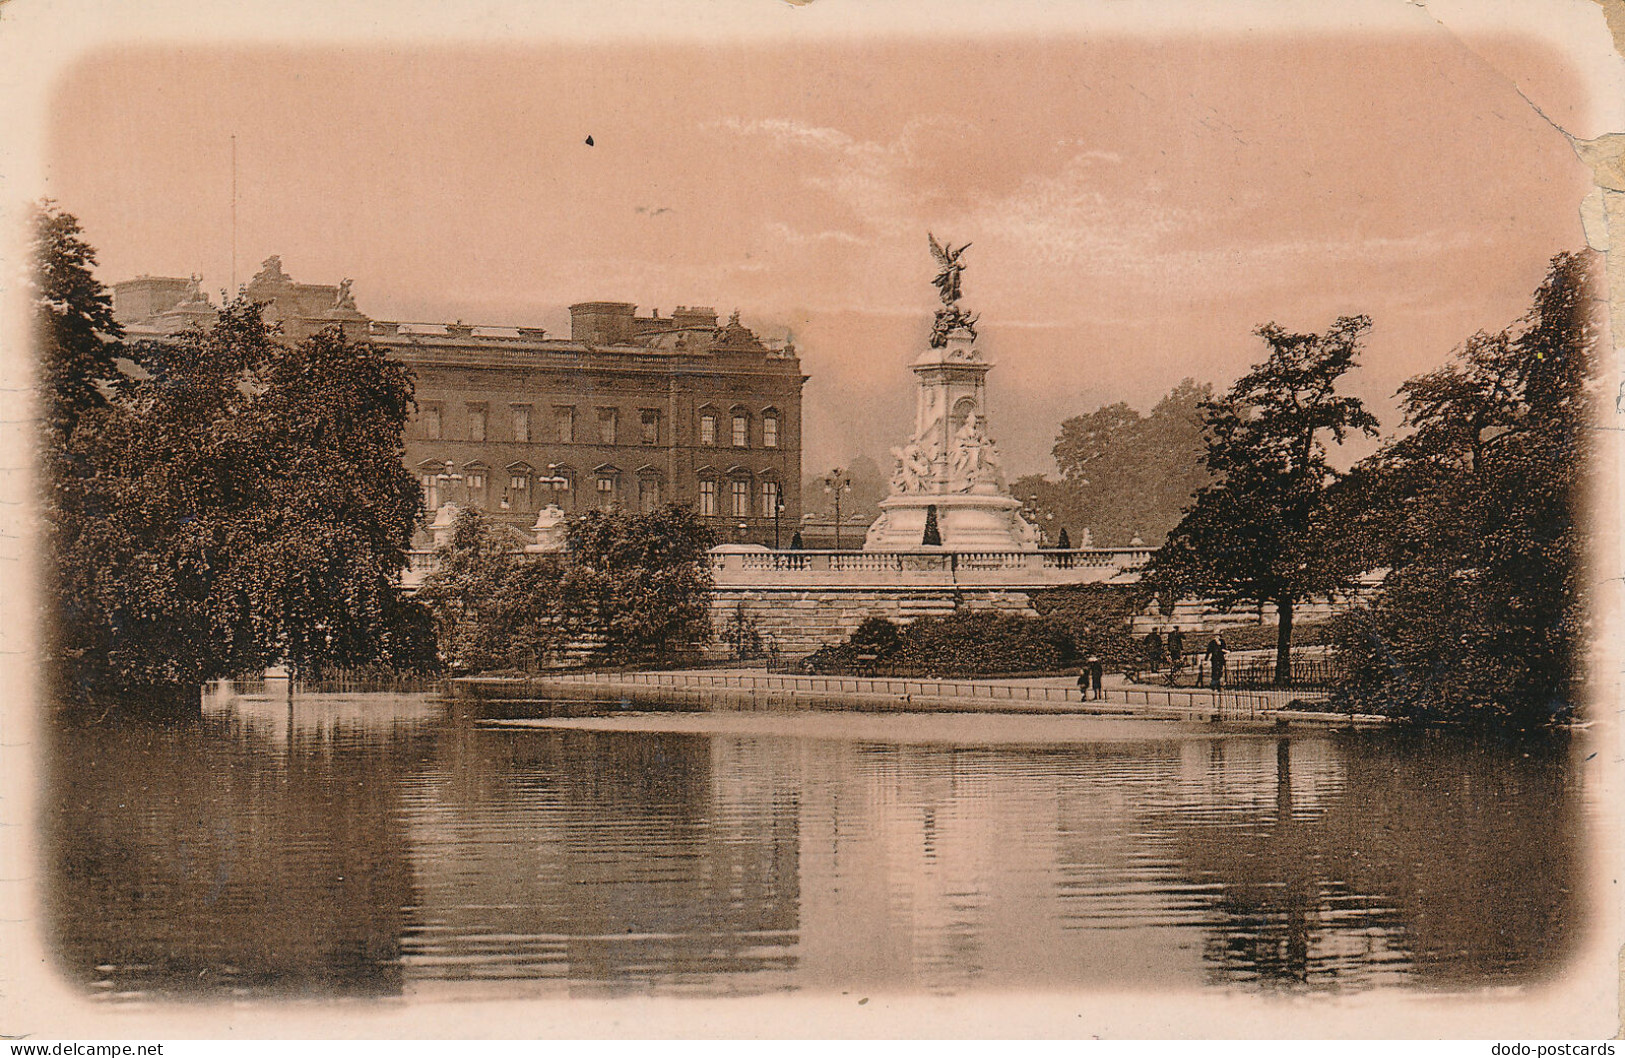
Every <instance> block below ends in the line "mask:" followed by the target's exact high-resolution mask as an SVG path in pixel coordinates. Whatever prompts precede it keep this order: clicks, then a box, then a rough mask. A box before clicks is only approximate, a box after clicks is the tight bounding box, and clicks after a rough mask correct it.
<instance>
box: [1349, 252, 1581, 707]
mask: <svg viewBox="0 0 1625 1058" xmlns="http://www.w3.org/2000/svg"><path fill="white" fill-rule="evenodd" d="M1594 271H1595V260H1594V258H1593V257H1592V256H1591V255H1589V254H1584V255H1581V254H1560V255H1558V256H1557V257H1555V258H1553V260H1552V262H1551V266H1550V269H1549V271H1548V273H1547V275H1546V277H1545V280H1544V281H1543V282H1542V283H1541V285H1540V288H1539V289H1538V290H1536V292H1535V295H1534V303H1533V305H1532V306H1531V308H1530V309H1529V311H1528V313H1527V314H1525V316H1524V317H1523V318H1522V319H1520V320H1519V321H1517V323H1515V324H1514V325H1513V326H1512V327H1509V328H1507V329H1506V330H1503V331H1500V332H1497V333H1493V334H1487V333H1479V334H1476V335H1474V336H1473V337H1472V338H1470V339H1468V340H1467V342H1466V343H1465V344H1464V345H1463V346H1462V348H1461V349H1460V350H1458V351H1457V354H1456V356H1455V359H1454V361H1453V362H1452V363H1450V364H1449V365H1447V366H1445V367H1444V368H1441V369H1440V370H1438V371H1434V372H1430V373H1428V374H1425V375H1420V376H1418V377H1416V378H1413V379H1411V380H1410V381H1408V382H1406V383H1405V385H1404V386H1403V387H1402V388H1401V390H1400V396H1401V398H1402V406H1403V409H1404V416H1405V420H1404V421H1405V426H1406V427H1407V428H1408V432H1407V433H1406V434H1405V435H1404V436H1401V437H1400V438H1397V439H1395V440H1393V441H1391V442H1390V443H1388V444H1387V445H1386V446H1384V447H1383V448H1382V449H1381V450H1380V451H1378V452H1377V453H1376V454H1375V455H1373V456H1371V457H1370V458H1369V459H1366V460H1364V461H1363V462H1361V463H1360V464H1358V465H1356V467H1355V468H1354V469H1353V471H1352V472H1351V473H1350V475H1349V477H1348V478H1347V479H1346V480H1345V481H1344V482H1343V483H1342V484H1341V485H1340V486H1339V490H1338V493H1339V495H1338V497H1337V508H1338V511H1339V520H1340V522H1341V523H1342V524H1344V525H1345V526H1347V527H1348V528H1347V534H1346V535H1347V546H1348V547H1349V549H1350V550H1351V551H1352V552H1353V553H1354V554H1355V555H1356V556H1357V557H1358V559H1359V560H1361V561H1363V562H1364V563H1365V564H1368V565H1371V566H1379V567H1385V568H1388V569H1389V570H1390V572H1389V574H1388V576H1387V578H1386V580H1385V582H1384V584H1383V587H1382V589H1381V591H1380V593H1379V594H1378V596H1377V598H1376V600H1375V602H1374V603H1373V605H1372V606H1371V608H1370V609H1369V610H1365V611H1359V612H1356V613H1354V614H1352V615H1350V616H1349V617H1348V618H1346V619H1345V620H1344V621H1343V622H1342V628H1341V630H1340V633H1341V634H1340V643H1341V647H1342V651H1343V655H1344V659H1345V661H1346V663H1347V664H1348V667H1349V670H1350V678H1349V682H1348V683H1347V685H1346V686H1345V687H1344V689H1343V692H1342V695H1341V696H1342V698H1343V699H1344V700H1345V702H1347V703H1348V704H1350V705H1351V706H1353V707H1358V708H1363V709H1371V710H1382V711H1389V712H1396V713H1399V714H1401V715H1406V716H1412V717H1416V718H1420V719H1440V718H1445V719H1451V720H1457V721H1466V722H1470V723H1473V724H1479V725H1489V726H1499V727H1519V728H1528V727H1538V726H1542V725H1545V724H1547V723H1550V722H1552V721H1553V720H1554V719H1561V718H1562V717H1564V716H1567V715H1568V714H1569V713H1570V712H1571V711H1572V709H1573V706H1574V703H1575V700H1576V697H1577V693H1576V685H1577V683H1578V681H1579V679H1580V647H1581V642H1582V634H1583V631H1584V593H1583V591H1582V580H1581V576H1582V570H1583V558H1584V533H1583V530H1582V526H1583V522H1584V518H1583V511H1582V502H1583V490H1584V484H1585V482H1584V475H1585V468H1586V463H1587V458H1588V455H1589V434H1588V430H1587V416H1588V415H1589V413H1590V407H1591V396H1590V387H1591V385H1592V383H1593V381H1594V378H1595V371H1596V366H1597V360H1598V356H1597V352H1598V342H1599V340H1600V336H1601V334H1602V326H1601V322H1600V319H1599V305H1600V299H1599V298H1598V296H1597V294H1596V291H1595V290H1594V287H1593V284H1594Z"/></svg>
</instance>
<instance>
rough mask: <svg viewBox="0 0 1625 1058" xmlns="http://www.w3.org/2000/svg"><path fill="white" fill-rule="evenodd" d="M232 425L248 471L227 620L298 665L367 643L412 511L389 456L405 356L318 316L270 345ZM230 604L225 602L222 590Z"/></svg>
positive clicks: (397, 444) (398, 419)
mask: <svg viewBox="0 0 1625 1058" xmlns="http://www.w3.org/2000/svg"><path fill="white" fill-rule="evenodd" d="M256 384H257V385H258V386H259V387H261V388H260V391H259V393H258V394H257V396H256V398H255V399H254V400H253V401H252V402H251V403H250V404H249V406H248V409H247V414H245V415H244V416H243V417H242V421H241V423H240V429H239V431H238V436H239V437H240V438H241V441H242V443H243V444H244V445H245V446H246V450H245V451H244V452H243V453H242V455H243V456H245V457H246V458H244V459H243V461H242V462H243V464H244V466H245V469H246V467H248V466H250V465H252V464H253V463H254V462H256V461H257V462H258V464H259V466H260V468H261V470H260V472H259V473H258V474H252V473H245V474H244V475H242V480H245V481H254V482H256V483H257V486H258V488H257V491H256V493H255V494H254V495H252V496H251V497H249V499H250V501H251V502H250V503H249V504H248V505H247V507H246V509H245V510H244V512H243V518H242V522H241V524H240V525H239V526H237V528H236V531H237V532H238V533H241V534H243V537H244V539H245V542H246V544H247V546H246V547H245V548H244V550H243V552H242V555H241V558H240V560H239V561H237V562H235V563H234V564H233V565H232V567H231V570H230V575H229V576H227V577H226V578H225V579H224V583H223V584H222V596H223V598H225V599H227V600H232V602H233V603H234V605H235V612H234V613H230V614H228V620H229V621H230V623H231V624H232V625H234V626H239V625H240V626H246V627H249V628H251V629H252V631H253V636H254V638H255V640H256V641H257V642H260V643H263V644H267V645H269V646H270V647H272V648H273V649H274V650H276V652H277V653H278V654H279V655H280V656H281V657H282V658H284V659H286V660H288V661H289V662H291V663H293V664H294V666H295V667H296V669H297V671H299V672H301V673H314V672H316V671H318V670H319V669H320V668H322V667H323V666H327V665H335V664H344V663H347V662H350V661H351V660H352V659H357V658H364V657H368V656H371V655H374V654H376V653H377V651H378V649H379V644H378V634H379V629H381V628H383V627H385V626H386V625H387V624H388V621H387V620H386V618H387V617H388V615H389V614H390V612H391V608H392V607H393V606H394V604H395V600H396V598H397V597H398V593H399V589H398V587H397V578H398V576H399V573H400V570H401V569H402V568H403V567H404V565H405V560H406V549H407V548H408V547H409V546H411V539H412V532H413V528H414V526H415V524H416V522H417V519H418V516H419V514H420V513H421V511H422V497H421V494H420V493H419V491H418V485H417V482H416V481H415V480H414V479H413V477H412V475H411V474H409V473H408V472H407V471H406V469H405V466H404V465H403V463H402V455H403V451H402V445H401V428H402V424H404V423H405V421H406V418H407V416H408V415H409V413H410V410H411V406H412V381H411V378H410V377H409V376H408V375H407V373H406V370H405V368H403V367H402V366H400V365H399V364H397V363H395V362H394V361H392V360H389V359H386V358H385V357H384V356H383V354H382V353H381V352H380V351H379V350H378V349H377V348H376V347H374V346H372V345H371V344H370V343H354V342H349V341H346V340H345V338H344V337H343V334H342V333H341V332H340V331H339V330H338V328H336V327H335V328H330V329H328V330H325V331H322V332H320V333H318V334H316V335H313V336H312V337H310V338H308V339H306V340H305V341H302V342H300V343H299V344H297V345H294V346H291V347H287V348H283V347H277V348H276V350H275V352H274V354H273V355H272V356H271V357H270V358H269V361H268V362H267V364H266V365H265V367H264V368H263V369H262V370H261V371H260V372H259V373H258V375H257V378H256ZM228 605H230V604H228Z"/></svg>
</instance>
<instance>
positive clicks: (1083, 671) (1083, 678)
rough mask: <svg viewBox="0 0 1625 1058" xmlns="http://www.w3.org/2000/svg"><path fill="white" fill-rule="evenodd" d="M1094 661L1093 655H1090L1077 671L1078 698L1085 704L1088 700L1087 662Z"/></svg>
mask: <svg viewBox="0 0 1625 1058" xmlns="http://www.w3.org/2000/svg"><path fill="white" fill-rule="evenodd" d="M1094 660H1095V658H1094V655H1092V654H1091V655H1090V656H1089V658H1088V659H1087V660H1085V661H1084V663H1083V667H1082V668H1080V669H1078V697H1079V698H1080V699H1082V700H1083V701H1085V702H1087V701H1088V700H1089V662H1091V661H1094Z"/></svg>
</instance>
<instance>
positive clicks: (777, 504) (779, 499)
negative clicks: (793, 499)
mask: <svg viewBox="0 0 1625 1058" xmlns="http://www.w3.org/2000/svg"><path fill="white" fill-rule="evenodd" d="M773 495H774V500H773V550H775V551H777V550H778V549H779V516H780V515H782V514H783V513H784V496H783V495H782V494H780V493H774V494H773Z"/></svg>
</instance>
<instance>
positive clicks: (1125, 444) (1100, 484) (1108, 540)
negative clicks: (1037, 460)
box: [1011, 378, 1212, 547]
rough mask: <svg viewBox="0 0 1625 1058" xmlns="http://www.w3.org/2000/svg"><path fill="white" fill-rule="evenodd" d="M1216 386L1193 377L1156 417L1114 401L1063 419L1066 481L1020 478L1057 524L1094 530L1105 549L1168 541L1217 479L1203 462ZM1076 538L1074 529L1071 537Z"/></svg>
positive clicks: (1060, 462)
mask: <svg viewBox="0 0 1625 1058" xmlns="http://www.w3.org/2000/svg"><path fill="white" fill-rule="evenodd" d="M1211 396H1212V388H1211V387H1210V386H1208V385H1206V384H1200V385H1199V384H1197V383H1196V382H1195V381H1194V380H1193V379H1188V378H1187V379H1185V380H1184V381H1182V382H1180V383H1179V385H1177V386H1175V387H1174V388H1173V389H1172V390H1171V391H1169V392H1168V393H1167V394H1166V395H1165V396H1164V397H1163V398H1162V399H1161V400H1160V401H1158V402H1157V404H1156V406H1155V407H1154V408H1152V410H1151V414H1150V415H1142V414H1140V412H1138V411H1136V410H1135V409H1134V408H1131V407H1129V406H1128V405H1127V404H1124V403H1121V402H1119V403H1117V404H1110V405H1107V406H1105V407H1102V408H1099V409H1096V410H1095V411H1093V412H1090V413H1089V414H1088V415H1079V416H1074V417H1073V418H1070V419H1067V420H1066V421H1064V422H1063V423H1061V430H1060V434H1059V436H1057V437H1056V439H1055V447H1054V448H1053V449H1052V450H1051V451H1052V452H1053V454H1054V456H1055V463H1056V466H1057V467H1059V468H1060V471H1061V479H1060V480H1059V481H1051V480H1049V479H1048V478H1044V477H1042V476H1039V475H1029V476H1026V477H1022V478H1019V479H1017V480H1016V481H1015V482H1014V483H1013V484H1012V486H1011V492H1012V494H1013V495H1015V496H1017V497H1018V498H1020V499H1024V500H1028V501H1030V502H1031V503H1032V504H1033V505H1034V506H1035V507H1036V508H1037V509H1038V511H1039V512H1040V514H1041V515H1042V516H1043V517H1044V521H1045V522H1046V523H1047V524H1048V525H1049V526H1055V527H1058V528H1066V527H1072V528H1087V529H1088V530H1089V531H1090V535H1091V537H1092V539H1093V542H1094V543H1096V544H1097V545H1099V546H1106V547H1118V546H1122V545H1125V544H1127V543H1128V542H1129V541H1130V540H1132V539H1133V538H1134V537H1135V536H1136V535H1138V536H1140V537H1141V538H1143V539H1145V540H1147V541H1150V542H1151V543H1153V544H1156V543H1160V542H1161V541H1162V539H1163V538H1164V537H1165V536H1166V535H1167V533H1168V531H1169V530H1170V529H1172V528H1173V527H1174V525H1175V524H1177V523H1178V521H1179V518H1180V515H1181V514H1182V513H1183V511H1184V509H1185V508H1186V507H1187V506H1188V505H1189V504H1190V502H1191V497H1192V495H1193V494H1194V493H1195V492H1196V490H1197V489H1199V488H1201V487H1202V486H1203V485H1205V484H1206V483H1207V482H1208V480H1209V478H1208V474H1207V471H1206V469H1205V468H1204V466H1203V462H1202V450H1203V446H1202V402H1203V401H1205V400H1207V399H1209V398H1210V397H1211ZM1069 535H1070V534H1069Z"/></svg>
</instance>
